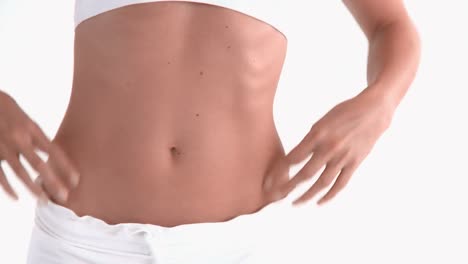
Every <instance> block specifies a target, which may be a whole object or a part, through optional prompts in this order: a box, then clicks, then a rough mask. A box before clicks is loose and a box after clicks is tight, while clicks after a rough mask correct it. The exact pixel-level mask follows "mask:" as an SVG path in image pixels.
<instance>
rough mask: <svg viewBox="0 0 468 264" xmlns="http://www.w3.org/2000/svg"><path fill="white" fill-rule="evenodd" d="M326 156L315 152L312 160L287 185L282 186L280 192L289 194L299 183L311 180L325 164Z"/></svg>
mask: <svg viewBox="0 0 468 264" xmlns="http://www.w3.org/2000/svg"><path fill="white" fill-rule="evenodd" d="M327 157H328V154H325V153H323V152H315V153H314V155H313V156H312V158H311V159H310V160H309V161H308V162H307V163H306V165H304V167H302V168H301V169H300V170H299V172H298V173H296V175H294V176H293V177H292V178H291V179H290V180H289V182H288V183H286V184H285V185H283V187H282V188H281V192H286V193H290V192H291V191H292V190H294V188H296V186H297V185H299V184H300V183H302V182H304V181H306V180H309V179H311V178H312V177H313V176H314V175H315V174H316V173H317V171H318V170H320V168H322V167H323V166H324V165H325V164H326V160H327Z"/></svg>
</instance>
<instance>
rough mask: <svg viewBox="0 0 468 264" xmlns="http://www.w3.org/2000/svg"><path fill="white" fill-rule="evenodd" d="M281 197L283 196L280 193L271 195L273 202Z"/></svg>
mask: <svg viewBox="0 0 468 264" xmlns="http://www.w3.org/2000/svg"><path fill="white" fill-rule="evenodd" d="M282 197H283V194H282V193H281V192H280V191H276V192H275V193H273V200H275V201H277V200H279V199H281V198H282Z"/></svg>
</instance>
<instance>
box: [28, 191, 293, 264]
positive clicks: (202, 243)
mask: <svg viewBox="0 0 468 264" xmlns="http://www.w3.org/2000/svg"><path fill="white" fill-rule="evenodd" d="M291 210H294V209H293V207H292V206H291V204H290V201H288V199H286V198H285V199H283V200H279V201H277V202H274V203H271V204H269V205H267V206H265V207H264V208H262V209H261V210H260V211H258V212H256V213H253V214H245V215H240V216H238V217H236V218H233V219H231V220H229V221H225V222H206V223H193V224H183V225H179V226H175V227H163V226H158V225H152V224H142V223H120V224H115V225H110V224H107V223H106V222H104V221H102V220H101V219H98V218H94V217H92V216H89V215H85V216H81V217H79V216H77V215H76V214H75V213H74V212H73V211H72V210H70V209H68V208H66V207H63V206H60V205H58V204H56V203H54V202H52V201H48V202H47V204H46V205H40V204H37V205H36V209H35V219H34V223H35V225H34V227H33V229H32V233H31V240H30V242H29V248H28V259H27V264H78V263H79V264H82V263H99V264H120V263H122V264H124V263H125V264H133V263H135V264H143V263H148V264H149V263H152V264H166V263H167V264H176V263H177V264H185V263H200V264H211V263H213V264H234V263H235V264H241V263H242V264H247V263H248V264H250V263H259V264H262V263H290V261H288V260H287V258H288V256H287V254H283V253H284V252H286V251H284V248H285V246H286V245H287V244H288V243H289V242H290V241H288V237H287V231H288V227H290V225H291V223H292V222H291V220H292V215H293V214H291V213H292V212H291Z"/></svg>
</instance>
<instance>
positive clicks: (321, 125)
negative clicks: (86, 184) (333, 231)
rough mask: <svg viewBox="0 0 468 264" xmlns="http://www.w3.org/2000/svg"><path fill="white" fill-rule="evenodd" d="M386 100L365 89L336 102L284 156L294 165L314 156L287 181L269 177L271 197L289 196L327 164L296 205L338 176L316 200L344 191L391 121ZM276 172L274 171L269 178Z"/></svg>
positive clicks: (296, 201) (295, 202) (325, 199)
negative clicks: (280, 181)
mask: <svg viewBox="0 0 468 264" xmlns="http://www.w3.org/2000/svg"><path fill="white" fill-rule="evenodd" d="M383 100H384V98H382V97H379V96H375V95H374V93H373V92H372V91H370V90H369V91H366V90H364V91H363V92H362V93H360V94H359V95H357V96H355V97H353V98H351V99H348V100H345V101H343V102H341V103H340V104H338V105H336V106H335V107H333V108H332V109H331V110H330V111H329V112H328V113H326V114H325V116H323V117H322V118H321V119H320V120H319V121H317V122H316V123H315V124H314V125H313V126H312V127H311V129H310V131H309V132H308V133H307V135H306V136H305V137H304V138H303V140H302V141H301V142H300V143H299V144H298V145H297V146H296V147H295V148H293V149H292V150H291V151H290V152H289V154H287V155H286V156H285V159H286V162H287V164H289V166H291V165H292V164H297V163H300V162H302V161H303V160H304V159H305V158H307V157H308V156H309V155H310V154H312V153H313V155H312V157H311V158H310V159H309V161H308V162H307V163H306V164H305V165H304V166H303V167H302V168H301V169H300V170H299V171H298V172H297V174H296V175H294V176H293V177H292V178H291V179H289V177H288V180H286V181H284V180H282V183H278V184H275V182H279V180H275V179H269V181H270V183H269V185H270V187H265V188H267V191H266V192H267V193H270V194H271V195H272V196H271V197H272V200H278V199H280V198H284V197H286V196H287V195H288V194H289V193H290V192H291V191H292V190H294V189H295V188H296V186H297V185H298V184H300V183H302V182H304V181H306V180H309V179H311V178H312V177H313V176H314V175H315V174H316V173H317V171H318V170H319V169H320V168H322V167H323V166H324V165H325V169H324V170H323V172H322V173H321V175H320V177H319V178H318V179H317V181H316V182H315V183H314V184H313V185H312V186H311V187H310V188H309V189H308V190H307V191H306V192H305V193H304V194H303V195H301V196H300V197H299V198H297V199H296V200H295V201H294V202H293V204H295V205H296V204H299V203H304V202H306V201H307V200H310V199H311V198H312V197H314V196H315V195H316V194H317V193H318V192H320V191H321V190H323V189H324V188H326V187H328V186H330V185H331V184H332V182H333V181H334V180H335V179H336V181H335V182H334V184H333V186H332V187H331V188H330V190H329V191H328V192H327V193H326V194H325V195H324V196H323V197H322V198H321V199H320V200H319V201H318V202H317V203H318V204H322V203H324V202H326V201H328V200H330V199H331V198H333V197H334V196H335V195H336V194H337V193H338V192H339V191H340V190H342V189H343V188H344V187H345V186H346V184H347V183H348V181H349V179H350V178H351V175H352V174H353V172H354V171H355V170H356V168H357V167H358V166H359V164H361V162H362V161H363V160H364V158H365V157H366V156H367V155H368V154H369V152H370V151H371V149H372V148H373V146H374V144H375V143H376V141H377V139H378V138H379V137H380V136H381V135H382V134H383V132H384V131H385V130H386V129H387V128H388V127H389V125H390V123H391V118H392V114H393V111H392V110H391V108H390V107H388V106H387V104H386V103H385V102H384V101H383ZM273 175H274V173H271V174H270V175H269V176H268V177H270V176H271V177H274V176H273ZM282 178H283V179H284V177H282ZM265 182H266V181H265ZM275 185H276V186H275Z"/></svg>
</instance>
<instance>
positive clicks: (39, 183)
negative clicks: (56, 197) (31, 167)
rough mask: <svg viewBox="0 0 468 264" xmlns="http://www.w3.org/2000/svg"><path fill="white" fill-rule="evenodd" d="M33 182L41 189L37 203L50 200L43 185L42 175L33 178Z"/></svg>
mask: <svg viewBox="0 0 468 264" xmlns="http://www.w3.org/2000/svg"><path fill="white" fill-rule="evenodd" d="M34 184H36V185H37V186H39V187H40V188H41V189H42V194H41V197H39V203H40V204H45V203H46V202H47V200H50V196H49V194H48V193H49V191H48V190H47V188H46V187H45V186H44V182H43V180H42V177H40V176H37V177H36V179H35V180H34Z"/></svg>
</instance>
